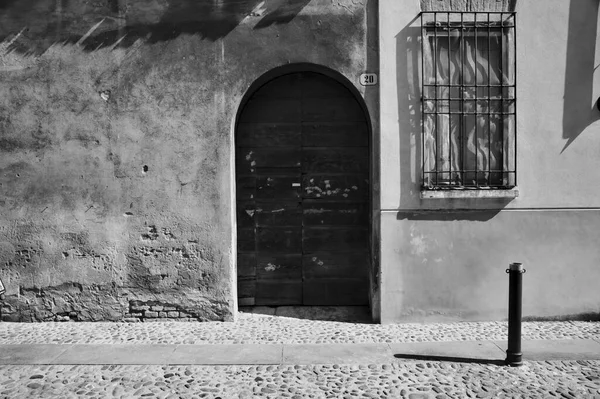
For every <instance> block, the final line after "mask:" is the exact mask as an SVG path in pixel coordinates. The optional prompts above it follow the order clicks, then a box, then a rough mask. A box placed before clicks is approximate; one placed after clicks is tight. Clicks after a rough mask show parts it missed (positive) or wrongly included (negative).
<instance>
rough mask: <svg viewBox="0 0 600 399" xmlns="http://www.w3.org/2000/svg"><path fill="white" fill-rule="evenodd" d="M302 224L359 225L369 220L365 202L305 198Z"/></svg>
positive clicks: (363, 224)
mask: <svg viewBox="0 0 600 399" xmlns="http://www.w3.org/2000/svg"><path fill="white" fill-rule="evenodd" d="M302 211H303V218H302V224H303V225H304V226H327V225H338V226H339V225H359V226H366V225H367V223H368V222H369V207H368V204H367V203H366V202H325V201H321V200H308V199H307V200H305V201H304V202H303V204H302Z"/></svg>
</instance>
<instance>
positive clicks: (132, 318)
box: [123, 317, 140, 323]
mask: <svg viewBox="0 0 600 399" xmlns="http://www.w3.org/2000/svg"><path fill="white" fill-rule="evenodd" d="M123 321H126V322H127V323H138V322H139V321H140V319H138V318H137V317H126V318H124V319H123Z"/></svg>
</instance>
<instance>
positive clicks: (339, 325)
mask: <svg viewBox="0 0 600 399" xmlns="http://www.w3.org/2000/svg"><path fill="white" fill-rule="evenodd" d="M506 333H507V323H506V322H477V323H438V324H419V323H407V324H390V325H379V324H363V323H344V322H332V321H315V320H302V319H295V318H291V317H279V316H265V315H257V314H250V313H248V314H245V313H242V314H240V316H239V320H238V321H237V322H235V323H222V322H205V323H200V322H191V323H184V322H174V321H168V322H164V323H82V322H77V323H74V322H65V323H0V344H27V343H35V344H44V343H48V344H53V343H54V344H57V343H60V344H104V343H107V344H110V343H115V344H117V343H121V344H126V343H137V344H152V343H160V344H300V343H315V344H316V343H390V342H440V341H475V340H506V338H507V336H506ZM598 337H600V323H598V322H583V321H568V322H525V323H523V339H524V340H526V339H573V338H580V339H598Z"/></svg>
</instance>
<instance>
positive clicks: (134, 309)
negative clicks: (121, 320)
mask: <svg viewBox="0 0 600 399" xmlns="http://www.w3.org/2000/svg"><path fill="white" fill-rule="evenodd" d="M145 310H150V306H148V305H139V306H132V307H131V311H132V312H143V311H145Z"/></svg>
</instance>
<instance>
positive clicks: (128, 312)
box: [0, 0, 600, 323]
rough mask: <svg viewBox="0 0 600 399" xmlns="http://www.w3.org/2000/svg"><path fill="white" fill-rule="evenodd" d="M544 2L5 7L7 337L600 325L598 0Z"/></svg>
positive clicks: (1, 49)
mask: <svg viewBox="0 0 600 399" xmlns="http://www.w3.org/2000/svg"><path fill="white" fill-rule="evenodd" d="M541 3H542V2H517V3H516V4H515V2H514V1H483V0H481V1H475V0H470V1H467V0H464V1H445V0H427V1H425V0H423V1H421V3H418V2H415V1H404V0H401V1H393V2H392V1H390V2H378V1H376V0H361V1H350V0H348V1H339V2H334V3H332V2H329V1H326V0H300V1H296V0H280V1H275V0H268V1H258V0H246V1H227V0H221V1H205V2H193V1H179V2H175V1H163V2H159V1H156V2H151V3H148V2H141V1H135V0H111V1H108V0H107V1H105V2H96V3H94V4H87V3H85V4H79V3H77V4H75V2H67V1H49V0H30V1H24V2H16V3H15V2H10V3H7V4H5V5H2V6H0V39H1V40H2V42H1V45H0V93H1V96H0V98H1V100H0V101H1V102H2V106H1V107H0V154H1V155H2V156H1V158H0V209H1V212H0V279H2V281H3V283H4V286H5V289H6V294H5V296H4V299H3V301H2V310H1V312H2V313H1V318H2V320H3V321H63V320H79V321H96V320H112V321H119V320H128V321H137V320H141V321H151V320H156V319H178V320H200V321H205V320H225V321H231V320H234V319H235V316H236V314H237V311H238V308H239V307H240V306H280V305H298V306H314V305H320V306H354V305H368V306H370V308H371V313H372V315H373V320H374V321H376V322H383V323H389V322H399V321H409V320H425V321H427V320H471V319H479V320H499V319H503V318H505V317H506V308H507V277H506V275H505V272H504V271H505V269H506V268H507V267H508V264H509V263H511V262H522V263H523V264H524V265H525V268H526V269H527V274H526V276H525V279H524V281H525V283H524V305H523V306H524V308H523V311H524V315H525V316H528V317H536V318H566V317H597V315H598V314H599V312H600V294H599V293H598V290H597V289H595V285H596V284H595V282H596V281H598V278H599V277H600V269H599V268H598V264H599V262H600V250H599V249H598V247H597V245H596V241H597V237H598V234H597V233H596V230H597V227H598V226H600V204H596V202H597V201H598V198H599V197H600V196H599V195H598V194H600V188H598V185H596V184H595V180H597V179H596V177H597V176H598V173H599V172H598V171H599V170H600V160H599V158H598V157H597V153H598V149H599V146H600V137H598V135H597V134H595V133H597V132H598V131H600V125H599V124H598V122H597V120H598V117H599V116H600V111H598V109H597V108H596V99H597V98H598V96H600V83H598V81H597V79H598V78H597V77H596V76H595V75H596V74H597V72H596V69H595V65H596V64H597V63H598V61H597V59H598V58H597V57H598V56H597V55H596V54H600V53H599V52H598V51H599V50H598V49H597V45H596V37H597V25H598V21H597V19H598V4H597V2H595V1H593V0H571V1H568V2H565V1H560V0H551V1H546V2H543V4H541ZM365 74H371V75H367V76H365Z"/></svg>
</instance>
